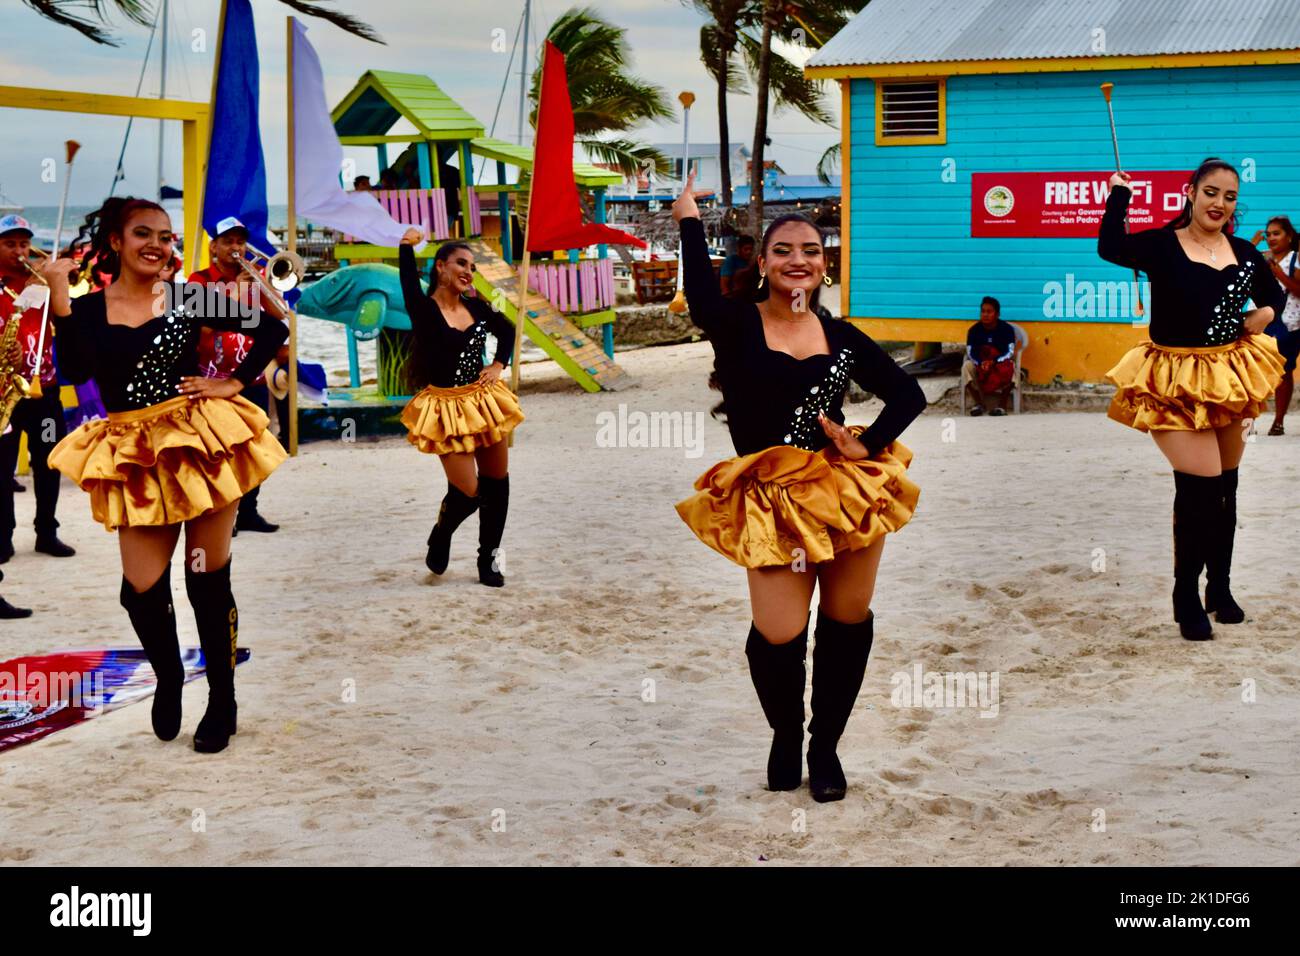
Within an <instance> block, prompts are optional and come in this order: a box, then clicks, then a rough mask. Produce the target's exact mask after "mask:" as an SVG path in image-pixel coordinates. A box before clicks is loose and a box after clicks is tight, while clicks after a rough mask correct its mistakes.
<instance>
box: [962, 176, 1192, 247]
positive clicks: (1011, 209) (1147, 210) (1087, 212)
mask: <svg viewBox="0 0 1300 956" xmlns="http://www.w3.org/2000/svg"><path fill="white" fill-rule="evenodd" d="M1129 175H1130V176H1132V177H1133V179H1132V182H1131V184H1130V187H1131V188H1132V190H1133V199H1132V201H1131V202H1130V203H1129V207H1128V223H1129V228H1130V229H1131V230H1132V231H1134V232H1136V231H1138V230H1141V229H1151V228H1153V227H1155V226H1163V225H1164V224H1165V223H1167V222H1169V221H1170V220H1171V219H1173V218H1174V217H1175V216H1177V215H1178V212H1179V210H1181V209H1182V208H1183V188H1184V187H1185V186H1186V185H1187V181H1188V180H1189V179H1190V178H1191V175H1192V174H1191V171H1190V170H1155V171H1150V170H1148V171H1145V172H1133V173H1129ZM1110 176H1111V174H1110V173H1098V172H1084V173H973V174H972V175H971V220H970V234H971V235H972V236H974V237H979V238H987V237H1028V238H1053V239H1059V238H1071V239H1095V238H1097V231H1098V230H1099V229H1100V228H1101V217H1102V214H1103V213H1104V212H1105V211H1106V196H1107V194H1108V193H1109V192H1110V186H1109V180H1110Z"/></svg>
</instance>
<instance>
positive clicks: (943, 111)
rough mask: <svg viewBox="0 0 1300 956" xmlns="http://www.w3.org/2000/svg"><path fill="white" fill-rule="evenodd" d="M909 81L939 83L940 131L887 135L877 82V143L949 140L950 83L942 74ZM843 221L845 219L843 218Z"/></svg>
mask: <svg viewBox="0 0 1300 956" xmlns="http://www.w3.org/2000/svg"><path fill="white" fill-rule="evenodd" d="M906 81H907V82H909V83H912V82H916V83H926V82H937V83H938V84H939V133H938V135H935V136H886V135H885V133H884V129H883V125H882V120H883V102H884V92H883V86H882V84H880V83H876V84H875V87H876V145H877V146H934V145H943V144H944V143H947V142H948V83H947V79H946V78H945V77H942V76H909V77H907V79H906ZM841 221H843V220H841Z"/></svg>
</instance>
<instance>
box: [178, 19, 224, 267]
mask: <svg viewBox="0 0 1300 956" xmlns="http://www.w3.org/2000/svg"><path fill="white" fill-rule="evenodd" d="M225 35H226V0H221V11H220V12H219V13H218V14H217V49H216V56H215V57H214V59H213V60H212V91H211V93H210V94H209V95H208V142H207V144H206V145H205V147H204V149H203V169H202V170H201V172H202V175H200V176H199V199H198V202H199V218H198V224H199V226H198V230H197V231H198V235H197V236H194V237H193V238H192V239H191V237H189V236H186V237H185V241H186V242H193V243H194V245H193V249H194V251H193V253H192V254H191V256H190V264H191V266H192V267H194V268H197V267H198V266H199V265H200V264H201V263H202V262H203V253H204V250H205V249H206V248H207V243H206V242H205V241H204V240H205V239H206V237H207V233H206V232H204V231H203V203H204V202H206V201H207V191H208V163H209V161H210V160H211V159H212V128H213V127H214V126H215V125H216V112H217V78H218V77H219V76H220V75H221V41H222V40H223V39H224V38H225Z"/></svg>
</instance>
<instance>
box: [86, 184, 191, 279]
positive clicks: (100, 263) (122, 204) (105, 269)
mask: <svg viewBox="0 0 1300 956" xmlns="http://www.w3.org/2000/svg"><path fill="white" fill-rule="evenodd" d="M142 209H149V210H156V211H158V212H160V213H162V214H163V215H168V213H167V210H166V209H164V208H163V207H162V206H160V205H158V203H156V202H154V201H153V200H151V199H139V198H137V197H135V196H112V197H110V198H108V199H106V200H104V205H102V206H100V207H99V208H98V209H96V210H95V211H94V212H92V213H90V215H88V216H86V219H85V222H83V223H82V224H81V228H80V229H79V230H78V232H77V236H76V238H75V239H73V240H72V242H71V243H69V244H68V252H75V251H76V250H77V249H84V250H85V255H84V256H83V257H82V260H81V274H82V275H90V274H92V270H93V271H94V273H98V274H103V275H107V276H109V277H111V278H112V279H116V278H117V277H118V273H119V272H121V269H122V263H121V261H120V260H119V258H118V255H117V253H116V252H114V251H113V246H112V243H110V242H109V241H108V240H109V237H110V236H121V235H122V230H123V229H125V228H126V224H127V222H128V221H129V220H130V218H131V216H132V215H134V214H135V213H137V212H139V211H141V210H142Z"/></svg>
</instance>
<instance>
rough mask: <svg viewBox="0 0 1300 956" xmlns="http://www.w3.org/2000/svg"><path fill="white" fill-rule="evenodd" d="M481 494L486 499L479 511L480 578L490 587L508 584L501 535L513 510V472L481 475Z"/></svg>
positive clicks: (479, 485) (483, 500) (479, 482)
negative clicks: (489, 475) (511, 494)
mask: <svg viewBox="0 0 1300 956" xmlns="http://www.w3.org/2000/svg"><path fill="white" fill-rule="evenodd" d="M478 496H479V498H480V499H481V500H482V504H481V505H479V515H478V579H479V583H480V584H486V585H487V586H488V587H490V588H499V587H504V586H505V583H506V579H505V577H503V576H502V574H501V563H500V561H499V560H498V558H499V557H500V553H501V551H500V549H501V536H502V535H503V534H505V530H506V512H507V511H509V510H510V476H509V475H506V476H504V477H502V478H489V477H488V476H487V475H479V476H478Z"/></svg>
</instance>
